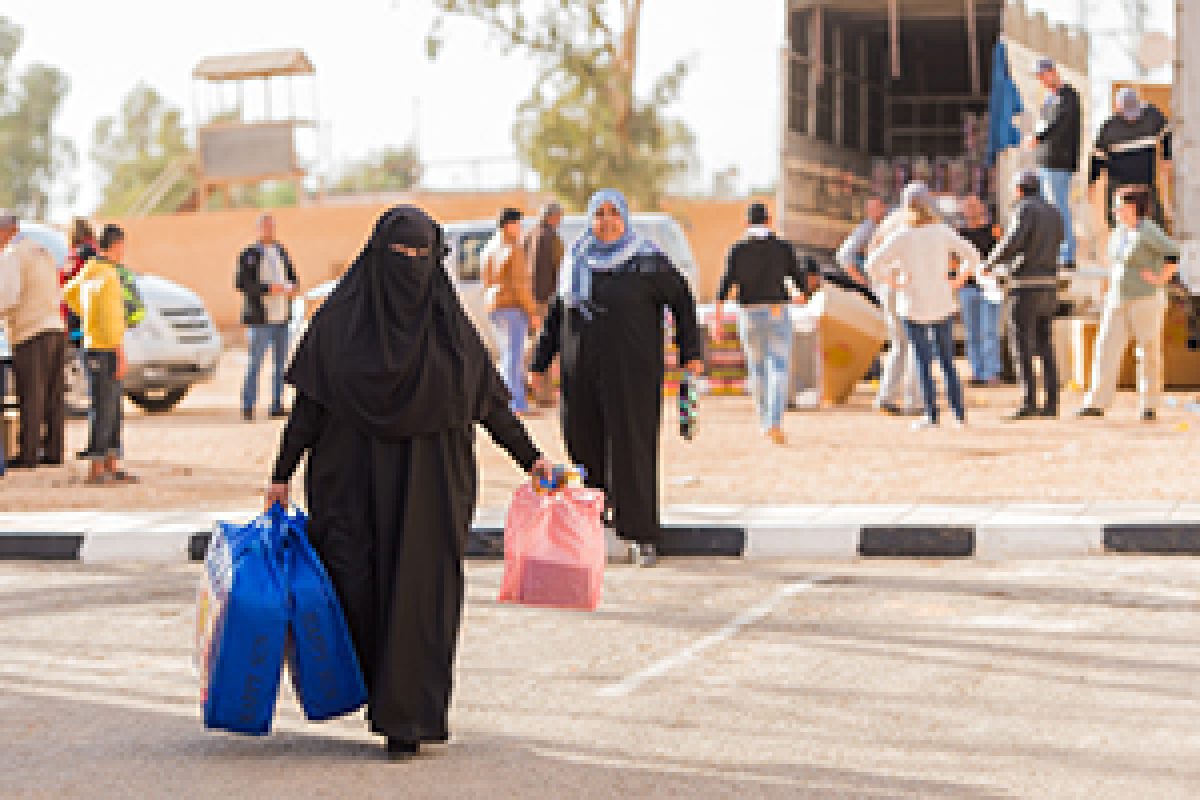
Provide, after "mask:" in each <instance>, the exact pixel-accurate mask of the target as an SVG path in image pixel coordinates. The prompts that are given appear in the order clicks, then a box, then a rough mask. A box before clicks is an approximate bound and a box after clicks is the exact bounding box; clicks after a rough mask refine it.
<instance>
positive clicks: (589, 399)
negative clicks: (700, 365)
mask: <svg viewBox="0 0 1200 800" xmlns="http://www.w3.org/2000/svg"><path fill="white" fill-rule="evenodd" d="M581 372H583V370H580V369H579V368H567V367H564V369H563V373H564V374H563V383H562V386H563V400H562V427H563V439H564V440H565V441H566V445H567V452H568V453H569V454H570V456H571V460H572V461H574V462H575V463H576V464H580V465H582V466H583V467H584V469H586V470H587V485H588V486H590V487H592V488H596V489H603V490H604V493H605V495H606V497H607V499H608V504H609V506H610V507H611V508H612V511H613V527H614V528H616V532H617V535H618V536H619V537H620V538H622V539H625V540H626V541H632V542H639V543H642V544H659V542H660V541H661V539H662V529H661V525H660V521H659V515H658V446H659V435H660V429H661V427H662V374H661V373H657V374H655V373H653V372H651V373H647V374H646V375H645V376H642V377H641V378H640V379H630V378H629V377H628V376H627V377H626V379H625V380H623V381H620V382H618V381H617V380H615V379H612V380H610V379H608V376H605V375H604V374H602V373H599V372H598V371H597V372H595V373H592V374H580V373H581ZM618 383H620V384H623V385H620V386H618V385H617V384H618Z"/></svg>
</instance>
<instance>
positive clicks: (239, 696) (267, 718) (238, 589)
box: [196, 517, 288, 735]
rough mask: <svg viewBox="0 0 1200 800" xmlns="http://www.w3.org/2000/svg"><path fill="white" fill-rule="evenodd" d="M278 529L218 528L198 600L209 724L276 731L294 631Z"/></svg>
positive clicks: (257, 524) (266, 524)
mask: <svg viewBox="0 0 1200 800" xmlns="http://www.w3.org/2000/svg"><path fill="white" fill-rule="evenodd" d="M277 535H278V531H277V530H276V529H274V528H273V527H272V525H271V523H270V521H269V520H268V519H266V518H264V517H260V518H258V519H256V520H254V521H253V522H251V523H250V524H248V525H230V524H227V523H218V524H217V526H216V528H215V529H214V531H213V537H212V540H211V541H210V543H209V546H208V553H207V555H206V556H205V559H204V577H203V579H202V582H201V586H200V591H199V595H198V598H197V603H196V662H197V666H198V667H199V670H200V696H201V702H202V703H203V705H204V725H205V727H208V728H215V729H219V730H227V731H233V732H234V733H248V734H255V735H262V734H265V733H268V732H269V731H270V730H271V719H272V718H273V717H274V715H275V698H276V695H277V694H278V692H279V674H280V670H281V669H282V667H283V651H284V642H285V641H286V638H287V627H288V596H287V589H286V587H285V585H284V581H283V578H282V575H281V574H280V564H279V562H278V552H277V546H276V545H277V541H276V537H277Z"/></svg>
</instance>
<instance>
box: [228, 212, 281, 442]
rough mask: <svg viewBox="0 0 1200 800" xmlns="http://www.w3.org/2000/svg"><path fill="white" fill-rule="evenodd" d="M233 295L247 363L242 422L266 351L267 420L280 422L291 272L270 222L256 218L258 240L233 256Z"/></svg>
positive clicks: (253, 396)
mask: <svg viewBox="0 0 1200 800" xmlns="http://www.w3.org/2000/svg"><path fill="white" fill-rule="evenodd" d="M236 286H237V290H238V291H239V292H241V293H242V296H243V298H244V303H243V306H242V324H243V325H245V326H246V327H247V329H248V330H249V334H250V353H249V356H250V360H249V363H248V364H247V365H246V381H245V384H243V386H242V418H243V419H245V420H246V421H250V420H253V419H254V403H255V400H256V399H257V397H258V374H259V372H260V371H261V370H262V363H263V359H264V358H266V355H267V348H268V347H269V348H271V349H272V351H273V353H272V354H273V356H274V366H275V370H274V377H273V381H272V384H271V388H272V395H271V416H272V417H276V418H278V417H284V416H286V415H287V412H286V411H285V410H284V408H283V371H284V367H285V366H286V361H287V352H288V323H290V322H291V319H292V297H293V295H294V294H295V292H296V270H295V269H293V268H292V260H291V259H290V258H289V257H288V254H287V250H285V249H284V247H283V245H282V244H280V243H279V242H278V241H277V240H276V239H275V218H274V217H272V216H271V215H270V214H263V215H262V216H261V217H259V218H258V241H256V242H255V243H254V244H252V245H250V246H249V247H247V248H246V249H245V250H243V251H242V254H241V255H240V256H238V269H237V280H236Z"/></svg>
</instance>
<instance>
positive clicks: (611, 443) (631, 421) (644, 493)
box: [532, 253, 703, 544]
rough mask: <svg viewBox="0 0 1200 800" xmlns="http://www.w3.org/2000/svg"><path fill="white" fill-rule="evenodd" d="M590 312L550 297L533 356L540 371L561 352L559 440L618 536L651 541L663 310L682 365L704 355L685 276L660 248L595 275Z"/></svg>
mask: <svg viewBox="0 0 1200 800" xmlns="http://www.w3.org/2000/svg"><path fill="white" fill-rule="evenodd" d="M590 305H591V307H590V309H589V315H585V314H584V313H582V312H581V311H579V310H578V309H575V308H570V307H568V306H567V305H566V304H565V303H564V302H563V300H562V299H561V298H558V299H556V300H555V302H554V303H553V305H551V307H550V310H549V314H548V315H547V318H546V322H545V325H544V326H543V328H542V333H541V336H540V337H539V339H538V343H537V349H536V351H535V353H534V358H533V365H532V369H533V371H534V372H545V371H546V370H547V369H549V367H550V364H551V362H552V361H553V360H554V357H555V356H556V355H557V356H559V357H560V359H561V375H562V397H563V402H562V427H563V438H564V440H565V441H566V444H567V450H568V452H569V453H570V455H571V460H572V461H574V462H575V463H578V464H581V465H582V466H583V467H584V468H585V469H586V470H587V480H588V485H589V486H592V487H594V488H597V489H602V490H604V492H605V493H606V495H607V497H608V502H609V504H610V506H611V507H612V509H613V523H614V526H615V528H616V531H617V534H618V535H619V536H621V537H622V538H624V539H628V540H632V541H636V542H646V543H653V544H656V543H658V541H659V539H660V538H661V528H660V525H659V514H658V451H659V428H660V426H661V423H662V383H663V372H664V366H663V355H664V353H663V348H664V341H663V340H664V337H663V311H664V309H669V310H670V311H671V314H672V316H673V317H674V320H675V342H676V344H677V345H678V347H679V358H680V363H683V364H686V363H689V362H691V361H698V360H700V359H701V358H702V357H703V350H702V345H701V339H700V330H699V328H698V327H697V325H696V304H695V300H694V298H693V297H692V292H691V289H690V288H689V287H688V284H687V280H686V279H685V278H684V277H683V275H682V274H680V272H679V271H678V270H676V269H675V268H674V267H673V266H672V265H671V263H670V262H669V261H668V260H667V258H666V256H664V255H662V254H661V253H653V254H641V255H636V256H634V257H633V258H632V259H630V260H629V261H628V262H627V263H625V264H624V265H622V266H621V267H619V268H618V269H616V270H612V271H598V272H596V273H595V274H594V275H593V276H592V290H591V303H590Z"/></svg>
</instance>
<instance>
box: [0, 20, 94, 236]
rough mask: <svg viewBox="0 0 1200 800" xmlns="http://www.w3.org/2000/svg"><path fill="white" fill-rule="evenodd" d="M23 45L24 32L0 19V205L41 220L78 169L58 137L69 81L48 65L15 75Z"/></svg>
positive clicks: (72, 154) (33, 66)
mask: <svg viewBox="0 0 1200 800" xmlns="http://www.w3.org/2000/svg"><path fill="white" fill-rule="evenodd" d="M20 47H21V29H20V28H19V27H18V26H17V25H15V24H13V23H12V22H11V21H10V20H8V19H7V18H5V17H0V207H4V208H11V209H14V210H16V211H17V212H18V213H21V214H23V215H27V216H30V217H43V216H45V214H46V211H47V209H48V208H49V205H50V199H51V196H52V194H53V190H54V187H55V185H56V184H58V183H59V182H60V181H61V180H62V179H63V178H64V177H65V176H66V175H68V174H69V173H70V171H71V170H73V169H74V168H75V165H76V155H75V148H74V147H73V146H72V144H71V142H70V141H69V140H67V139H64V138H61V137H58V136H55V135H54V119H55V117H57V116H58V112H59V110H60V109H61V107H62V102H63V100H64V99H65V98H66V96H67V90H68V88H69V83H68V81H67V77H66V76H65V75H64V74H63V73H62V72H61V71H59V70H58V69H56V68H54V67H49V66H46V65H45V64H31V65H29V66H28V67H27V68H26V69H25V70H24V71H23V72H21V73H20V74H16V73H15V72H14V70H13V60H14V58H15V57H16V54H17V51H18V50H19V49H20Z"/></svg>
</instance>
